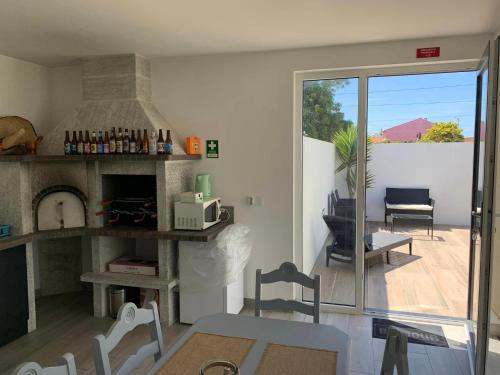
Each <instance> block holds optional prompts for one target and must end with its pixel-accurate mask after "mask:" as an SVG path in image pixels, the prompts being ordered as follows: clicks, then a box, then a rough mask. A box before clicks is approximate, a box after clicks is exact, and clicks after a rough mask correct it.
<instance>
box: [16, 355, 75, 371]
mask: <svg viewBox="0 0 500 375" xmlns="http://www.w3.org/2000/svg"><path fill="white" fill-rule="evenodd" d="M12 375H76V365H75V357H74V356H73V354H71V353H66V354H64V355H63V356H62V357H61V358H60V359H59V361H58V366H54V367H41V366H40V365H39V364H38V363H36V362H26V363H21V364H20V365H19V366H18V367H17V368H16V369H15V370H14V372H13V373H12Z"/></svg>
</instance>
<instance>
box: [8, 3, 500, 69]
mask: <svg viewBox="0 0 500 375" xmlns="http://www.w3.org/2000/svg"><path fill="white" fill-rule="evenodd" d="M0 9H1V15H2V19H1V21H0V54H3V55H7V56H12V57H17V58H21V59H24V60H28V61H33V62H37V63H41V64H45V65H51V66H54V65H64V64H68V63H71V62H73V61H75V59H77V58H79V57H82V56H91V55H101V54H115V53H128V52H136V53H139V54H143V55H145V56H148V57H155V56H178V55H192V54H212V53H226V52H241V51H262V50H275V49H288V48H300V47H313V46H326V45H335V44H350V43H363V42H372V41H387V40H403V39H415V38H425V37H439V36H451V35H465V34H479V33H485V32H492V31H494V30H499V29H500V27H498V21H499V20H500V17H499V16H498V15H499V12H500V1H498V0H211V1H208V0H183V1H179V0H177V1H173V0H143V1H137V0H104V1H103V0H43V1H40V0H0ZM495 22H497V23H495Z"/></svg>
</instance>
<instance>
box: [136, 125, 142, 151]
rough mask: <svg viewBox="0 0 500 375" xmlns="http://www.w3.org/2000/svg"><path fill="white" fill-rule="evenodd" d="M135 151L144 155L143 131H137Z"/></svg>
mask: <svg viewBox="0 0 500 375" xmlns="http://www.w3.org/2000/svg"><path fill="white" fill-rule="evenodd" d="M135 151H136V153H138V154H142V137H141V129H137V140H136V142H135Z"/></svg>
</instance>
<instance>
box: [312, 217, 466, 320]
mask: <svg viewBox="0 0 500 375" xmlns="http://www.w3.org/2000/svg"><path fill="white" fill-rule="evenodd" d="M384 230H386V229H385V228H384V224H383V223H377V222H369V223H367V232H376V231H384ZM395 233H401V234H405V235H409V236H412V237H413V255H409V254H408V246H402V247H400V248H398V249H395V250H393V251H390V253H389V257H390V261H391V264H386V263H385V259H384V263H377V264H374V265H372V266H368V265H367V266H366V267H365V269H366V278H365V279H366V298H367V301H366V307H367V308H375V309H383V310H392V311H403V312H411V313H422V314H432V315H441V316H448V317H457V318H465V317H466V313H467V290H468V272H469V229H468V228H464V227H456V226H447V225H435V228H434V239H433V240H431V237H430V236H428V235H427V230H426V229H425V228H422V227H418V226H411V225H408V226H402V225H398V227H397V228H396V231H395ZM329 243H331V240H330V239H329V240H328V241H327V243H326V244H329ZM326 244H325V246H324V247H323V249H322V251H321V253H320V254H319V256H318V258H317V259H316V263H315V265H314V267H313V270H312V272H311V274H319V275H321V297H322V298H321V299H322V301H323V302H327V303H333V302H335V303H341V304H352V303H353V300H354V266H353V265H351V264H346V263H341V262H336V261H330V267H328V268H327V267H326V263H325V258H326V255H325V251H326ZM304 297H305V298H307V297H309V296H308V295H307V294H306V293H304Z"/></svg>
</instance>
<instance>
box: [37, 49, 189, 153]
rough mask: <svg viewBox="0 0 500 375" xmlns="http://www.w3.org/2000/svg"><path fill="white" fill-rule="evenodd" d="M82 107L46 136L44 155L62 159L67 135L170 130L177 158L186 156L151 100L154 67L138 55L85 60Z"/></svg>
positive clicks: (41, 149) (169, 126) (43, 143)
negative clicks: (74, 133) (84, 132)
mask: <svg viewBox="0 0 500 375" xmlns="http://www.w3.org/2000/svg"><path fill="white" fill-rule="evenodd" d="M82 89H83V103H82V105H81V106H80V107H79V108H78V109H77V110H76V111H75V112H74V113H73V114H72V115H71V116H69V117H68V118H66V119H65V120H64V121H62V123H60V124H58V125H57V126H56V127H55V128H53V129H52V130H51V131H50V132H49V133H48V134H46V135H45V137H44V140H43V142H42V143H41V145H40V153H41V154H51V155H60V154H61V153H62V152H63V143H64V135H65V131H66V130H69V131H73V130H76V131H78V130H84V131H85V130H89V131H92V130H110V129H111V128H112V127H116V128H117V130H118V128H119V127H120V128H122V130H124V129H129V132H130V131H131V130H132V129H135V130H137V129H141V133H142V131H143V130H144V129H147V131H148V134H149V135H151V132H152V131H153V130H154V131H156V134H158V130H159V129H163V132H164V137H166V133H165V131H166V130H167V129H170V130H171V137H172V141H173V144H174V154H184V153H185V152H184V150H183V147H182V146H181V144H180V143H179V141H178V138H177V136H176V134H175V130H174V129H173V128H172V126H171V125H170V124H169V123H168V122H167V121H166V120H165V118H164V117H163V116H162V115H161V114H160V112H159V111H158V110H157V109H156V107H155V106H154V105H153V103H152V100H151V64H150V62H149V61H148V60H147V59H146V58H144V57H142V56H139V55H135V54H130V55H119V56H103V57H93V58H86V59H84V60H83V65H82Z"/></svg>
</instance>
